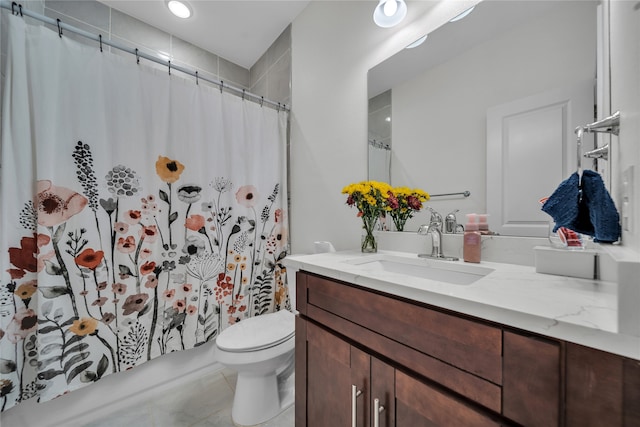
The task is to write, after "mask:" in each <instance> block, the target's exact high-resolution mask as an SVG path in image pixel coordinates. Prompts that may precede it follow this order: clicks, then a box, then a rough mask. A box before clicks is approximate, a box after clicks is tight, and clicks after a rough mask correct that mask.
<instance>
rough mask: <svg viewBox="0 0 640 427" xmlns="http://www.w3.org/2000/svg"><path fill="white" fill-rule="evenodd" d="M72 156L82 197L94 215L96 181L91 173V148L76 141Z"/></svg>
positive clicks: (96, 208) (95, 209) (96, 195)
mask: <svg viewBox="0 0 640 427" xmlns="http://www.w3.org/2000/svg"><path fill="white" fill-rule="evenodd" d="M72 156H73V160H74V162H75V164H76V168H77V171H76V176H77V177H78V182H80V184H81V185H82V189H83V190H84V191H83V192H84V195H85V196H86V197H87V199H88V200H89V207H90V208H91V210H92V211H93V212H94V213H95V212H97V210H98V180H97V179H96V174H95V173H94V172H93V156H92V155H91V147H90V146H89V144H83V143H82V141H78V143H77V144H76V147H75V149H74V150H73V155H72Z"/></svg>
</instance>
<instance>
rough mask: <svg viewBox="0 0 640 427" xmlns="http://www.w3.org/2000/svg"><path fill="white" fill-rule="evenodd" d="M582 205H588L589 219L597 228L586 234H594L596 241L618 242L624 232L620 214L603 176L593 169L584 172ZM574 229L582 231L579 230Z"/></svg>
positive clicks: (594, 227)
mask: <svg viewBox="0 0 640 427" xmlns="http://www.w3.org/2000/svg"><path fill="white" fill-rule="evenodd" d="M582 205H585V206H586V207H587V209H588V212H589V220H590V221H591V224H593V229H594V230H595V232H594V233H593V234H589V233H585V234H588V235H589V236H593V237H594V239H593V241H594V242H602V243H613V242H617V241H618V239H619V238H620V234H621V233H622V230H621V227H620V215H619V214H618V210H617V209H616V205H615V203H613V199H611V196H610V195H609V192H608V191H607V188H606V187H605V185H604V181H602V177H601V176H600V174H599V173H597V172H594V171H591V170H585V171H584V172H582ZM581 210H582V209H581ZM574 231H577V232H579V233H581V231H579V230H574Z"/></svg>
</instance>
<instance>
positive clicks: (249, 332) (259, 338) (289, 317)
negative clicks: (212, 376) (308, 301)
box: [216, 310, 295, 352]
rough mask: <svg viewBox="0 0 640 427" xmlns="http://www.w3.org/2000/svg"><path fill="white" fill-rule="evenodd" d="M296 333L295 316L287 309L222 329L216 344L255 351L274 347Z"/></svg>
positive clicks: (221, 347)
mask: <svg viewBox="0 0 640 427" xmlns="http://www.w3.org/2000/svg"><path fill="white" fill-rule="evenodd" d="M294 333H295V316H294V314H293V313H291V312H290V311H287V310H280V311H278V312H276V313H270V314H263V315H261V316H255V317H250V318H248V319H245V320H243V321H241V322H238V323H236V324H235V325H232V326H230V327H228V328H227V329H225V330H224V331H222V333H221V334H220V335H219V336H218V338H217V339H216V345H217V346H218V348H220V349H221V350H226V351H235V352H243V351H254V350H260V349H263V348H269V347H273V346H275V345H278V344H280V343H281V342H283V341H286V340H288V339H289V338H291V337H292V336H293V335H294Z"/></svg>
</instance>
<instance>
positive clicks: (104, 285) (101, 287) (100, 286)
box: [96, 282, 107, 291]
mask: <svg viewBox="0 0 640 427" xmlns="http://www.w3.org/2000/svg"><path fill="white" fill-rule="evenodd" d="M96 289H98V290H99V291H104V290H105V289H107V282H100V283H98V285H97V286H96Z"/></svg>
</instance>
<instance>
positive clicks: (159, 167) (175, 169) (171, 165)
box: [156, 156, 184, 184]
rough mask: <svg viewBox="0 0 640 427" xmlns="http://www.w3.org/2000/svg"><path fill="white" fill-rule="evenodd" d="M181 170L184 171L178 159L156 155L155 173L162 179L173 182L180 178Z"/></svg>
mask: <svg viewBox="0 0 640 427" xmlns="http://www.w3.org/2000/svg"><path fill="white" fill-rule="evenodd" d="M182 171H184V165H183V164H182V163H180V162H179V161H177V160H173V159H170V158H168V157H164V156H158V160H157V161H156V173H157V174H158V176H159V177H160V179H161V180H162V181H164V182H167V183H169V184H173V183H174V182H176V181H177V180H179V179H180V174H182Z"/></svg>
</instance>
